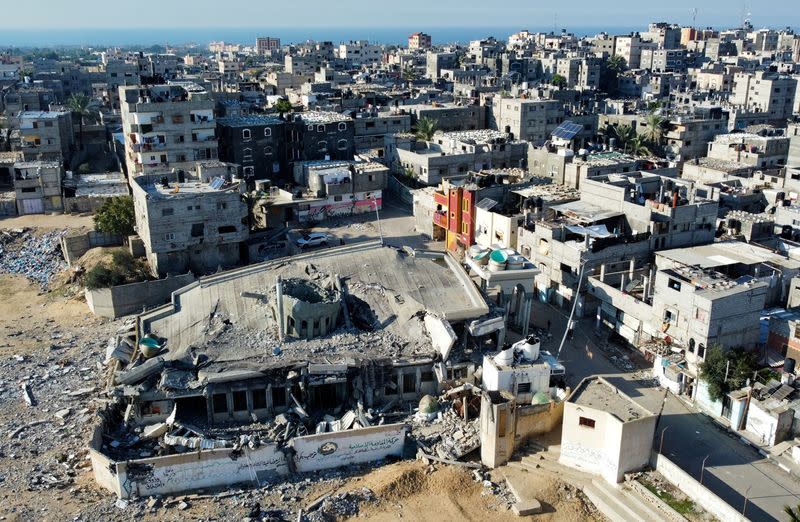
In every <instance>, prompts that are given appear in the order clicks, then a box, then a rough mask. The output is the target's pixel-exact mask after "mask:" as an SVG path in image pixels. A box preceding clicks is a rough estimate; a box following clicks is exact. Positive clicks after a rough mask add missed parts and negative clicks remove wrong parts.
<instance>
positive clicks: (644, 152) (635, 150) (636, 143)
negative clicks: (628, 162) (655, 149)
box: [627, 135, 653, 156]
mask: <svg viewBox="0 0 800 522" xmlns="http://www.w3.org/2000/svg"><path fill="white" fill-rule="evenodd" d="M627 148H628V150H630V153H631V154H633V155H634V156H652V155H653V153H652V152H651V151H650V149H649V148H648V147H647V142H646V141H645V140H644V139H642V137H641V136H637V135H634V137H633V139H632V140H630V142H628V145H627Z"/></svg>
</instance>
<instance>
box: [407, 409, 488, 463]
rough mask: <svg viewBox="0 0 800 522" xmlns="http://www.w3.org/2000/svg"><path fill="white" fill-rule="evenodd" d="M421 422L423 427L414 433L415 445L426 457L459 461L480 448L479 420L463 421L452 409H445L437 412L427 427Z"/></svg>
mask: <svg viewBox="0 0 800 522" xmlns="http://www.w3.org/2000/svg"><path fill="white" fill-rule="evenodd" d="M422 422H423V425H422V426H419V429H415V430H414V433H418V436H417V445H418V446H420V447H421V448H422V449H423V450H424V451H425V453H427V454H428V455H434V456H438V457H439V458H442V459H447V460H459V459H461V458H462V457H464V456H465V455H467V454H468V453H470V452H472V451H474V450H476V449H478V448H479V447H480V444H481V439H480V419H479V418H475V419H473V420H471V421H464V419H463V418H462V417H459V416H458V415H457V414H456V413H455V412H454V411H453V410H452V409H447V410H445V411H443V412H439V413H438V414H437V416H436V418H435V419H434V420H433V421H432V422H431V423H430V424H429V425H427V426H425V424H424V423H425V421H422ZM425 428H427V429H425ZM431 428H433V429H431Z"/></svg>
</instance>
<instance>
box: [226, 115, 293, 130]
mask: <svg viewBox="0 0 800 522" xmlns="http://www.w3.org/2000/svg"><path fill="white" fill-rule="evenodd" d="M217 123H218V124H219V125H226V126H228V127H258V126H260V125H281V124H283V123H284V121H283V120H282V119H280V118H278V117H275V116H270V115H266V114H251V115H248V116H236V117H227V118H217Z"/></svg>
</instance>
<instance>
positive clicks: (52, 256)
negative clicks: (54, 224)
mask: <svg viewBox="0 0 800 522" xmlns="http://www.w3.org/2000/svg"><path fill="white" fill-rule="evenodd" d="M65 233H66V230H58V231H54V232H47V233H45V234H42V235H39V236H37V235H34V234H33V233H31V230H30V229H27V228H24V229H14V230H1V231H0V273H6V274H20V275H24V276H25V277H27V278H28V279H30V280H31V281H33V282H35V283H38V284H39V286H40V287H41V288H42V290H46V289H47V287H48V285H49V284H50V280H51V279H52V277H53V275H54V274H56V273H58V272H60V271H62V270H64V269H65V268H66V267H67V265H66V263H65V262H64V258H63V256H62V255H61V237H62V236H63V235H64V234H65Z"/></svg>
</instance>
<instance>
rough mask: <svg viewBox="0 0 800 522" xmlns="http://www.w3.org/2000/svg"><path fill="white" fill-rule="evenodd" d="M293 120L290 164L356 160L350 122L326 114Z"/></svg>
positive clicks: (302, 115)
mask: <svg viewBox="0 0 800 522" xmlns="http://www.w3.org/2000/svg"><path fill="white" fill-rule="evenodd" d="M292 116H293V118H294V119H293V120H292V122H291V124H292V125H291V126H289V127H288V132H289V136H288V139H287V147H288V151H287V161H288V162H296V161H315V160H325V159H328V160H352V159H353V154H354V153H355V125H353V120H352V119H351V118H348V117H347V116H344V115H342V114H338V113H335V112H324V111H307V112H302V113H296V114H293V115H292Z"/></svg>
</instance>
